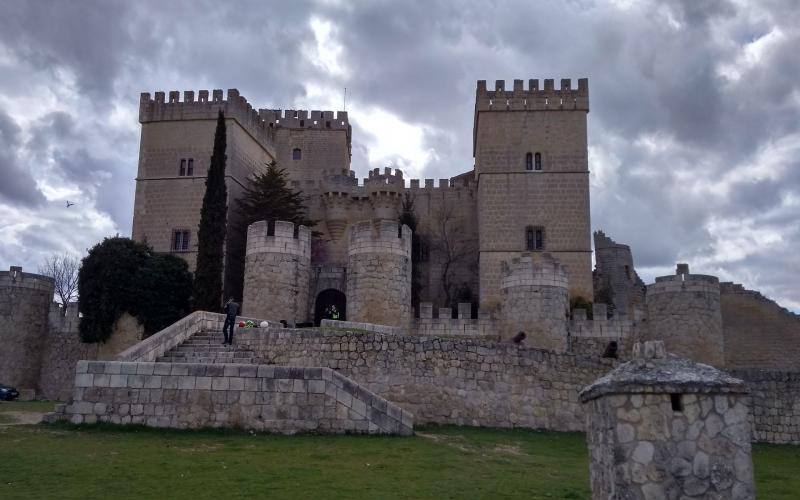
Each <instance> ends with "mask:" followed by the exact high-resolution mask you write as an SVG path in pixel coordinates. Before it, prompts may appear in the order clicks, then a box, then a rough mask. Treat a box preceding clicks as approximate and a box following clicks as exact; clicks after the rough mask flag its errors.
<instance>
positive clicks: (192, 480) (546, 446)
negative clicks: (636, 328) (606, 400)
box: [0, 409, 800, 499]
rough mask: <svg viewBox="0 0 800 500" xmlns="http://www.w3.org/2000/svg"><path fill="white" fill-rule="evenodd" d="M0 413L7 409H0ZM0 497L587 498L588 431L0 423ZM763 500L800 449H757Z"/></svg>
mask: <svg viewBox="0 0 800 500" xmlns="http://www.w3.org/2000/svg"><path fill="white" fill-rule="evenodd" d="M0 410H2V409H0ZM0 443H2V444H0V479H2V480H1V481H0V498H3V499H6V498H81V499H88V498H115V499H122V498H171V499H172V498H198V499H202V498H214V499H217V498H227V497H261V498H277V499H280V498H314V499H321V498H380V499H384V498H436V499H445V498H453V499H465V498H492V499H501V498H526V499H538V498H572V499H585V498H589V485H588V462H587V453H586V444H585V441H584V436H583V434H562V433H551V432H536V431H528V430H496V429H476V428H465V427H432V428H427V429H420V430H418V432H417V436H414V437H370V436H294V437H290V436H275V435H266V434H259V435H250V434H246V433H239V432H225V431H211V430H208V431H197V432H192V431H171V430H156V429H145V428H139V427H127V428H123V427H111V426H85V427H77V428H76V427H73V426H70V425H67V424H58V425H52V426H47V425H36V426H30V425H28V426H5V427H0ZM754 459H755V463H756V476H757V480H758V485H757V487H758V492H759V498H768V499H784V498H785V499H796V498H798V496H799V495H800V474H798V471H800V447H791V446H772V445H756V446H755V452H754Z"/></svg>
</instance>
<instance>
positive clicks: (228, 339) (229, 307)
mask: <svg viewBox="0 0 800 500" xmlns="http://www.w3.org/2000/svg"><path fill="white" fill-rule="evenodd" d="M237 314H239V304H238V303H237V302H236V301H234V300H233V297H230V298H229V299H228V302H226V303H225V323H224V324H223V325H222V335H223V336H224V337H225V338H224V340H223V341H222V345H225V344H228V345H233V325H234V324H236V315H237Z"/></svg>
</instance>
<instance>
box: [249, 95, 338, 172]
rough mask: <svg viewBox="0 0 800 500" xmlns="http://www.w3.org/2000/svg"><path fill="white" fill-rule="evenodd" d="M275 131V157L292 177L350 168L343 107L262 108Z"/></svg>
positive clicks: (262, 114) (263, 114)
mask: <svg viewBox="0 0 800 500" xmlns="http://www.w3.org/2000/svg"><path fill="white" fill-rule="evenodd" d="M259 116H260V117H261V119H262V120H264V122H265V123H266V124H267V126H269V127H271V128H272V130H273V132H274V144H275V155H276V156H275V161H276V162H277V164H278V167H280V168H283V169H285V170H286V174H287V175H288V177H289V179H290V180H292V181H300V182H302V183H305V181H309V180H313V181H315V182H319V181H322V180H323V178H324V177H325V172H326V171H327V170H332V169H335V170H337V171H342V170H344V171H349V170H350V154H351V147H352V127H351V126H350V121H349V120H348V117H347V112H346V111H337V112H335V113H334V112H333V111H317V110H314V111H306V110H295V109H285V110H283V112H281V110H280V109H262V110H259Z"/></svg>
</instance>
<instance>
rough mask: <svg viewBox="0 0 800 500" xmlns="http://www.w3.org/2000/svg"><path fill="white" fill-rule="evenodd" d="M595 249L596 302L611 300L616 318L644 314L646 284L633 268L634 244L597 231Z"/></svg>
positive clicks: (630, 317) (632, 318)
mask: <svg viewBox="0 0 800 500" xmlns="http://www.w3.org/2000/svg"><path fill="white" fill-rule="evenodd" d="M594 251H595V255H594V257H595V272H594V273H593V279H594V293H595V298H594V301H595V303H597V302H606V301H610V303H611V304H612V305H613V307H614V316H615V317H616V318H618V319H628V320H634V319H637V316H641V315H642V314H644V294H645V285H644V282H643V281H642V280H641V278H639V275H638V274H636V270H635V269H634V268H633V255H632V254H631V247H629V246H628V245H623V244H621V243H617V242H616V241H614V240H612V239H611V238H609V237H608V236H606V235H605V233H603V231H595V233H594Z"/></svg>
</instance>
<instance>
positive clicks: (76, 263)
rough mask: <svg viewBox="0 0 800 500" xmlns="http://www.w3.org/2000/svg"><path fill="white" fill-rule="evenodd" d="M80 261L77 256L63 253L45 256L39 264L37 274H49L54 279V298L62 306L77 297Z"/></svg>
mask: <svg viewBox="0 0 800 500" xmlns="http://www.w3.org/2000/svg"><path fill="white" fill-rule="evenodd" d="M80 266H81V261H80V259H78V258H77V257H75V256H73V255H70V254H68V253H64V254H61V255H57V254H53V255H51V256H49V257H47V258H46V259H45V261H44V263H43V264H42V265H40V266H39V274H41V275H44V276H49V277H51V278H53V280H54V281H55V300H56V301H57V302H60V303H61V304H62V305H63V306H64V312H65V314H66V310H67V307H66V306H67V304H69V303H70V302H72V301H73V300H75V299H77V297H78V269H79V268H80Z"/></svg>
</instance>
